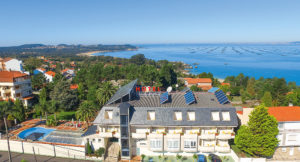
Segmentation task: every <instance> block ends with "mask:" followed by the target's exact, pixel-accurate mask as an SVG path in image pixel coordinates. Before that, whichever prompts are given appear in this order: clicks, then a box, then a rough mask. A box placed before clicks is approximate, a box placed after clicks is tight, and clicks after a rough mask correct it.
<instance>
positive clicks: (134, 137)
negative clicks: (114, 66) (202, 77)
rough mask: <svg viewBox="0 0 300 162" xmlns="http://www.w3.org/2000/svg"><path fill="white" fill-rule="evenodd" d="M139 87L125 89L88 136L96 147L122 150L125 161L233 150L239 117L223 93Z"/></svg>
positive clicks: (114, 98)
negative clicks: (151, 90)
mask: <svg viewBox="0 0 300 162" xmlns="http://www.w3.org/2000/svg"><path fill="white" fill-rule="evenodd" d="M136 87H137V80H135V81H132V82H130V83H129V84H127V85H125V86H123V87H121V88H120V89H119V90H118V91H117V92H116V93H115V94H114V95H113V97H112V98H111V99H110V100H109V101H108V102H107V104H106V105H105V106H104V107H103V108H102V109H101V110H100V112H99V114H98V116H97V117H96V119H95V120H94V122H93V126H92V127H90V129H89V130H88V131H87V132H86V134H84V135H83V137H84V138H85V141H86V142H90V143H91V145H92V147H93V148H94V149H98V148H99V147H104V148H106V150H111V149H112V148H115V151H114V152H116V153H117V154H116V155H111V154H110V155H111V156H116V157H118V156H119V155H118V153H119V150H120V153H121V159H130V158H131V157H132V156H134V155H141V154H145V155H147V156H158V155H162V154H163V153H164V154H165V155H173V156H174V155H176V154H178V153H179V154H182V155H187V156H192V155H193V154H195V153H196V154H197V153H218V154H224V155H227V154H230V152H231V149H230V146H229V143H228V141H229V140H230V139H233V138H234V137H235V135H234V131H233V130H234V128H235V127H237V126H238V119H237V115H236V110H235V108H234V107H233V106H232V105H231V104H230V103H229V102H224V104H220V103H219V102H218V101H219V99H221V98H220V96H216V95H215V94H214V93H208V92H196V93H193V92H191V91H185V92H171V93H168V92H164V93H157V92H155V93H143V92H137V91H136ZM222 97H224V96H222ZM225 97H226V96H225ZM222 99H223V98H222ZM116 149H117V150H116ZM118 149H119V150H118Z"/></svg>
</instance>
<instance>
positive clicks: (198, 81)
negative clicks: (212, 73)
mask: <svg viewBox="0 0 300 162" xmlns="http://www.w3.org/2000/svg"><path fill="white" fill-rule="evenodd" d="M184 84H185V86H187V87H191V86H193V85H196V86H197V87H199V88H201V89H202V90H205V91H207V90H209V89H211V88H212V80H211V79H210V78H184Z"/></svg>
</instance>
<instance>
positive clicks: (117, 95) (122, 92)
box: [106, 79, 137, 105]
mask: <svg viewBox="0 0 300 162" xmlns="http://www.w3.org/2000/svg"><path fill="white" fill-rule="evenodd" d="M136 84H137V79H136V80H134V81H131V82H130V83H128V84H126V85H125V86H123V87H121V88H119V89H118V91H117V92H116V93H115V94H114V95H113V96H112V97H111V98H110V99H109V100H108V101H107V103H106V104H107V105H109V104H112V103H114V102H116V101H117V100H120V99H121V98H122V97H124V96H126V95H128V94H129V93H130V92H131V91H133V89H134V87H135V86H136Z"/></svg>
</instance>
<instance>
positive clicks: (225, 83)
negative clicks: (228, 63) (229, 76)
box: [221, 83, 230, 86]
mask: <svg viewBox="0 0 300 162" xmlns="http://www.w3.org/2000/svg"><path fill="white" fill-rule="evenodd" d="M221 85H229V86H230V83H221Z"/></svg>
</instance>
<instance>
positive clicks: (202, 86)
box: [198, 85, 212, 91]
mask: <svg viewBox="0 0 300 162" xmlns="http://www.w3.org/2000/svg"><path fill="white" fill-rule="evenodd" d="M198 87H199V88H201V89H202V90H205V91H208V90H210V89H211V88H212V86H207V85H198Z"/></svg>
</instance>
